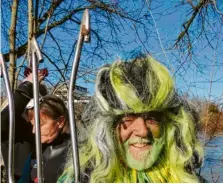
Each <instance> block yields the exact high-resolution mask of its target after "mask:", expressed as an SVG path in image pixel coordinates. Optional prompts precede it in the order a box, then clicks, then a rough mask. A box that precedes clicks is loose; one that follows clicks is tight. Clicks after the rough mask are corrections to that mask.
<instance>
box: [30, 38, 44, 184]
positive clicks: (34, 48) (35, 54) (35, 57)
mask: <svg viewBox="0 0 223 184" xmlns="http://www.w3.org/2000/svg"><path fill="white" fill-rule="evenodd" d="M31 54H32V57H30V58H31V59H32V62H29V64H31V66H32V73H33V97H34V115H35V116H34V117H35V131H36V133H35V138H36V158H37V177H38V183H43V182H44V178H43V165H42V163H43V162H42V144H41V132H40V112H39V81H38V64H39V62H42V60H43V58H42V55H41V52H40V49H39V47H38V44H37V41H36V39H35V37H33V38H32V41H31Z"/></svg>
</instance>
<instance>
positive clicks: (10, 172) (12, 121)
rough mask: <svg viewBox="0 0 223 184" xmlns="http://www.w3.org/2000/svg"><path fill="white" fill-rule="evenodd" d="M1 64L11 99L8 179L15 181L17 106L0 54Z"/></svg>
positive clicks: (9, 99) (11, 181)
mask: <svg viewBox="0 0 223 184" xmlns="http://www.w3.org/2000/svg"><path fill="white" fill-rule="evenodd" d="M0 64H1V68H2V73H3V77H4V81H5V85H6V92H7V96H8V101H9V152H8V181H9V183H14V142H15V107H14V105H15V104H14V98H13V95H12V90H11V88H10V83H9V77H8V73H7V70H6V66H5V61H4V58H3V55H2V54H0Z"/></svg>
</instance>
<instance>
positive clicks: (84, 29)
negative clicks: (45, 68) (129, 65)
mask: <svg viewBox="0 0 223 184" xmlns="http://www.w3.org/2000/svg"><path fill="white" fill-rule="evenodd" d="M84 41H86V42H89V41H90V15H89V10H88V9H85V11H84V14H83V18H82V21H81V26H80V32H79V35H78V41H77V47H76V51H75V57H74V63H73V66H72V71H71V79H70V83H69V91H68V109H69V123H70V130H71V141H72V151H73V165H74V172H75V176H74V179H75V183H78V182H79V181H80V166H79V155H78V144H77V133H76V123H75V112H74V104H73V103H74V100H73V91H74V89H75V84H76V78H77V71H78V66H79V61H80V56H81V50H82V46H83V42H84Z"/></svg>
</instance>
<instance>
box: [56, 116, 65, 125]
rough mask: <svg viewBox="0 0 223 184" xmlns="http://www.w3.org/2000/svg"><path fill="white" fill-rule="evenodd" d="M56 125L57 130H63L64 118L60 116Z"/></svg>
mask: <svg viewBox="0 0 223 184" xmlns="http://www.w3.org/2000/svg"><path fill="white" fill-rule="evenodd" d="M57 124H58V127H59V128H63V127H64V124H65V118H64V116H61V117H59V118H58V120H57Z"/></svg>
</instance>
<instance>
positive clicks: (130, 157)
mask: <svg viewBox="0 0 223 184" xmlns="http://www.w3.org/2000/svg"><path fill="white" fill-rule="evenodd" d="M159 116H161V114H160V113H157V112H151V113H144V114H129V115H126V116H124V117H123V118H122V119H121V120H120V121H119V122H118V125H117V127H116V132H117V134H118V136H119V141H120V143H121V146H120V149H121V152H123V153H124V155H123V160H124V161H125V162H126V164H127V165H128V166H129V167H130V168H133V169H136V170H145V169H148V168H150V167H151V166H152V165H153V164H154V163H155V161H156V160H157V158H158V156H159V154H160V152H161V150H162V147H163V143H164V141H163V136H162V137H161V127H160V123H159V122H158V120H157V119H160V117H159Z"/></svg>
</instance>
